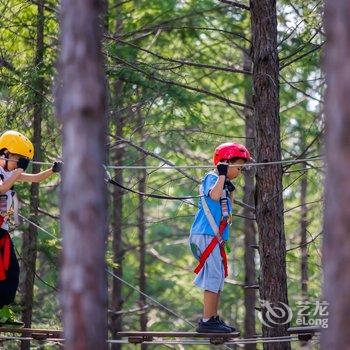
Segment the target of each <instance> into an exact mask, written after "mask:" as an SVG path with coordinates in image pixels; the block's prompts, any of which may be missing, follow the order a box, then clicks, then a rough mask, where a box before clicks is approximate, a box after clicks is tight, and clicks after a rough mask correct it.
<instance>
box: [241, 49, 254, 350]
mask: <svg viewBox="0 0 350 350" xmlns="http://www.w3.org/2000/svg"><path fill="white" fill-rule="evenodd" d="M251 68H252V63H251V59H250V57H249V56H248V55H246V54H244V61H243V69H244V70H248V71H250V70H251ZM248 84H249V82H248V81H247V85H248ZM245 103H246V104H248V105H251V104H252V93H251V87H250V86H246V88H245ZM244 116H245V136H246V137H247V139H246V146H247V147H248V149H249V150H250V151H251V152H252V151H253V150H254V134H255V132H254V120H253V118H254V116H253V113H252V111H251V110H250V109H248V108H246V109H245V110H244ZM254 174H255V171H254V169H251V170H246V171H244V199H243V202H244V203H246V204H249V205H250V206H254ZM243 215H244V216H245V217H251V216H252V213H251V211H250V210H249V209H247V208H244V210H243ZM255 235H256V230H255V224H254V221H253V220H248V219H244V266H245V281H244V282H245V285H246V286H251V285H254V284H255V283H256V276H255V250H254V248H252V246H255V245H256V238H255ZM255 301H256V293H255V289H251V288H249V289H244V307H245V317H244V335H245V337H246V338H251V337H253V336H254V335H255V333H256V332H255ZM246 349H247V350H255V349H256V345H255V344H247V345H246Z"/></svg>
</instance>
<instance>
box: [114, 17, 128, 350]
mask: <svg viewBox="0 0 350 350" xmlns="http://www.w3.org/2000/svg"><path fill="white" fill-rule="evenodd" d="M122 26H123V23H122V21H121V20H120V19H117V20H116V25H115V33H116V36H118V35H120V34H121V33H122ZM123 86H124V84H123V82H122V81H121V80H119V79H117V80H116V81H115V83H114V93H115V96H114V102H115V103H114V104H113V109H114V110H117V109H118V108H119V109H120V107H121V98H122V93H123ZM114 117H115V123H114V124H115V129H116V136H117V138H118V137H121V138H123V137H124V130H123V129H124V124H125V121H124V118H123V116H122V114H121V113H120V114H119V115H115V114H114ZM123 158H124V147H116V148H115V151H114V162H115V165H122V164H123ZM115 180H116V181H117V182H118V183H120V184H123V182H124V178H123V170H121V169H120V170H118V171H116V173H115ZM113 213H114V218H113V256H114V263H116V264H117V267H115V268H114V269H113V273H114V274H115V275H116V276H118V277H120V278H122V277H123V259H124V252H123V229H122V228H123V226H122V217H123V192H122V190H121V189H120V188H119V187H117V186H113ZM122 287H123V286H122V283H121V281H120V280H118V279H117V278H114V279H113V286H112V311H113V312H114V313H113V314H112V316H111V329H112V336H113V339H119V338H118V335H117V333H118V332H120V331H122V329H123V325H122V316H121V314H118V312H120V311H121V310H122V308H123V302H124V300H123V294H122V290H123V289H122ZM112 349H113V350H121V349H122V345H121V344H113V345H112Z"/></svg>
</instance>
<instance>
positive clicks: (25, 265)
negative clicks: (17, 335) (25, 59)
mask: <svg viewBox="0 0 350 350" xmlns="http://www.w3.org/2000/svg"><path fill="white" fill-rule="evenodd" d="M37 10H38V13H37V24H36V28H37V29H36V31H37V36H36V53H35V60H34V64H35V67H36V70H35V71H36V72H37V73H36V74H37V75H36V76H35V77H34V82H33V85H34V86H35V93H34V111H33V114H34V115H33V119H34V122H33V130H34V137H33V144H34V147H35V156H34V160H36V161H40V160H41V156H42V154H41V153H42V152H41V119H42V115H43V103H44V101H43V94H44V84H45V82H44V78H43V74H42V70H43V57H44V20H45V17H44V0H40V1H39V2H38V5H37ZM38 172H40V165H39V164H33V173H38ZM38 208H39V184H38V183H32V185H31V187H30V220H31V221H33V222H34V223H36V224H38ZM37 233H38V230H37V228H36V227H35V226H34V225H29V228H28V233H27V234H24V235H23V241H22V264H21V265H22V266H21V274H22V277H21V280H22V283H21V290H22V299H21V305H22V321H23V322H24V324H25V326H26V327H30V326H31V324H32V313H33V294H34V279H35V270H36V258H37ZM29 348H30V341H22V342H21V349H22V350H26V349H29Z"/></svg>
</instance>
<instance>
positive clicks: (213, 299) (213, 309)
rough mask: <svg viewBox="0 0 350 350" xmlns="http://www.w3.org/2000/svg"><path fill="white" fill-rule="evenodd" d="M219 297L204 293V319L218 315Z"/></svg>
mask: <svg viewBox="0 0 350 350" xmlns="http://www.w3.org/2000/svg"><path fill="white" fill-rule="evenodd" d="M219 297H220V293H214V292H210V291H209V290H205V291H204V310H203V318H204V319H207V318H210V317H212V316H216V315H217V314H218V304H219Z"/></svg>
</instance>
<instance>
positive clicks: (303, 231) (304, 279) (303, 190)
mask: <svg viewBox="0 0 350 350" xmlns="http://www.w3.org/2000/svg"><path fill="white" fill-rule="evenodd" d="M302 149H303V148H302ZM305 169H306V163H303V165H302V171H304V170H305ZM307 185H308V183H307V176H306V173H305V175H304V176H303V177H302V178H301V184H300V205H301V217H300V245H301V266H300V268H301V281H300V282H301V297H302V300H307V298H308V296H307V286H308V279H309V278H308V267H307V260H308V259H307V206H306V195H307Z"/></svg>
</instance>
